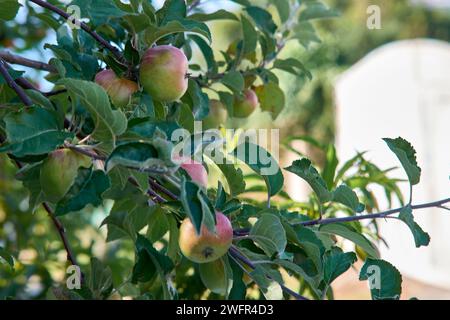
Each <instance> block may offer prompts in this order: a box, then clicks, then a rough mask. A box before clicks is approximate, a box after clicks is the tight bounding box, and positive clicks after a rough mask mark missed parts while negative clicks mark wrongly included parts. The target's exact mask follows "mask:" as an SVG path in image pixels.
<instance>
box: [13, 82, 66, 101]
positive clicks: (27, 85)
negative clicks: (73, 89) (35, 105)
mask: <svg viewBox="0 0 450 320" xmlns="http://www.w3.org/2000/svg"><path fill="white" fill-rule="evenodd" d="M15 81H16V83H17V84H18V85H19V86H21V87H22V88H24V89H27V90H28V89H31V90H35V91H38V92H39V93H41V94H42V95H43V96H45V97H51V96H54V95H57V94H60V93H65V92H67V89H59V90H55V91H49V92H42V91H41V90H39V89H38V88H36V87H35V86H34V85H33V84H32V83H31V82H29V81H28V80H27V79H25V78H17V79H16V80H15Z"/></svg>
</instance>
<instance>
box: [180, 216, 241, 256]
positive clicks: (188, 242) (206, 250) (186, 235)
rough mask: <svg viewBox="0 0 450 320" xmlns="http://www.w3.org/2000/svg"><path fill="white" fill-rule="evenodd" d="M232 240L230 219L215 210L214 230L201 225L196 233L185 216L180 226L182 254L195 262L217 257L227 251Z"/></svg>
mask: <svg viewBox="0 0 450 320" xmlns="http://www.w3.org/2000/svg"><path fill="white" fill-rule="evenodd" d="M232 240H233V228H232V226H231V222H230V220H229V219H228V218H227V217H226V216H225V215H224V214H223V213H221V212H219V211H216V232H215V233H213V232H211V231H209V230H208V229H207V228H206V226H205V225H202V226H201V229H200V234H197V232H196V230H195V227H194V225H193V224H192V222H191V220H190V219H189V218H186V219H185V220H184V221H183V222H182V223H181V226H180V238H179V242H178V243H179V246H180V250H181V252H182V253H183V255H184V256H185V257H186V258H188V259H189V260H191V261H193V262H197V263H207V262H211V261H214V260H217V259H219V258H220V257H222V256H223V255H224V254H226V253H227V251H228V249H229V248H230V246H231V241H232Z"/></svg>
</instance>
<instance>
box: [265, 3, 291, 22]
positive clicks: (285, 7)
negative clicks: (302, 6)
mask: <svg viewBox="0 0 450 320" xmlns="http://www.w3.org/2000/svg"><path fill="white" fill-rule="evenodd" d="M270 3H272V4H273V5H274V6H275V7H276V8H277V10H278V15H279V16H280V20H281V22H286V21H287V19H289V13H290V10H291V8H290V3H289V0H270Z"/></svg>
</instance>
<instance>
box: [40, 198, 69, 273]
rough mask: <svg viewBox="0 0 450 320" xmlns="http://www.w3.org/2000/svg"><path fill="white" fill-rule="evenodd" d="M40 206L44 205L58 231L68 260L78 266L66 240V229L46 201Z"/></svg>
mask: <svg viewBox="0 0 450 320" xmlns="http://www.w3.org/2000/svg"><path fill="white" fill-rule="evenodd" d="M42 206H43V207H44V209H45V211H47V213H48V215H49V217H50V219H52V221H53V224H54V225H55V227H56V230H57V231H58V233H59V237H60V238H61V240H62V243H63V245H64V249H65V250H66V253H67V260H68V261H70V263H71V264H72V265H75V266H78V263H77V259H76V258H75V255H74V254H73V252H72V249H71V247H70V244H69V241H68V240H67V235H66V230H65V228H64V226H63V225H62V223H61V221H59V220H58V218H56V217H55V216H54V214H53V212H52V209H50V207H49V206H48V204H47V203H45V202H43V203H42Z"/></svg>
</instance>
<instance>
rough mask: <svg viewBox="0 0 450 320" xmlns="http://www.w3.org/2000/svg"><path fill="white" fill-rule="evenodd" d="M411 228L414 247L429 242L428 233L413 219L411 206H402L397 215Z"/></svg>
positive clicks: (426, 244)
mask: <svg viewBox="0 0 450 320" xmlns="http://www.w3.org/2000/svg"><path fill="white" fill-rule="evenodd" d="M398 218H399V219H400V220H402V221H403V222H404V223H406V225H407V226H408V227H409V229H410V230H411V232H412V234H413V236H414V242H415V244H416V247H417V248H419V247H421V246H428V244H429V243H430V235H429V234H428V233H426V232H425V231H423V230H422V228H421V227H420V226H419V225H418V224H417V222H415V221H414V216H413V213H412V208H411V206H406V207H404V208H403V209H402V210H401V211H400V214H399V216H398Z"/></svg>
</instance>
